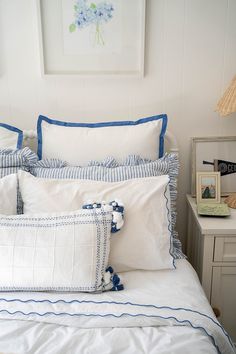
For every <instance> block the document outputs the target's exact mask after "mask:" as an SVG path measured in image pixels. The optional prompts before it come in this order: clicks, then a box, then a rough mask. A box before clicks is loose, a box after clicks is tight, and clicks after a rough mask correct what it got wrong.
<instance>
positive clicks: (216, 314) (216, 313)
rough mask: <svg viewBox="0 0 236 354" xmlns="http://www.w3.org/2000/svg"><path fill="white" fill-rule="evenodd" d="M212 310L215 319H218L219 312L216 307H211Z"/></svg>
mask: <svg viewBox="0 0 236 354" xmlns="http://www.w3.org/2000/svg"><path fill="white" fill-rule="evenodd" d="M212 310H213V312H214V314H215V316H216V317H217V318H218V317H220V310H219V309H218V308H217V307H212Z"/></svg>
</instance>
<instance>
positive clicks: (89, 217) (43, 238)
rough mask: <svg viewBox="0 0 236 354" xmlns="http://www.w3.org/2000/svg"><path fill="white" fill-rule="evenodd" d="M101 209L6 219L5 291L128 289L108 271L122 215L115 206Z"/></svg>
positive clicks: (0, 239) (0, 234)
mask: <svg viewBox="0 0 236 354" xmlns="http://www.w3.org/2000/svg"><path fill="white" fill-rule="evenodd" d="M97 205H98V203H96V205H95V204H94V206H93V207H92V208H86V209H81V210H77V211H73V212H63V213H57V214H56V213H50V214H41V215H40V214H38V215H36V214H35V215H16V216H2V215H1V216H0V268H1V272H0V290H1V291H83V292H101V291H105V290H123V285H122V284H120V278H119V276H118V275H117V274H116V273H115V272H114V270H113V268H112V267H110V266H108V257H109V252H110V236H111V229H113V232H114V225H117V213H118V214H119V212H118V211H114V210H113V205H109V204H101V205H100V207H98V206H97ZM123 212H124V210H122V215H123ZM114 213H115V219H116V220H114ZM122 215H121V214H120V220H122V219H123V217H122ZM120 220H118V221H119V222H120ZM116 231H118V229H116ZM13 250H14V252H13Z"/></svg>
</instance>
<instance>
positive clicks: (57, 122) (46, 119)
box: [37, 114, 168, 160]
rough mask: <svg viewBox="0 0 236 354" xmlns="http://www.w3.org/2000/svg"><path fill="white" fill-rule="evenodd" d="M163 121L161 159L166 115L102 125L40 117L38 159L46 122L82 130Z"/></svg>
mask: <svg viewBox="0 0 236 354" xmlns="http://www.w3.org/2000/svg"><path fill="white" fill-rule="evenodd" d="M159 119H162V128H161V133H160V137H159V158H160V157H162V156H163V155H164V136H165V133H166V128H167V122H168V118H167V115H166V114H160V115H156V116H152V117H148V118H141V119H138V120H136V121H114V122H101V123H71V122H63V121H60V120H55V119H50V118H47V117H44V116H42V115H40V116H39V117H38V122H37V135H38V157H39V159H40V160H41V159H42V149H43V135H42V122H43V121H45V122H47V123H48V124H54V125H59V126H63V127H80V128H102V127H116V126H126V125H139V124H143V123H147V122H151V121H154V120H159Z"/></svg>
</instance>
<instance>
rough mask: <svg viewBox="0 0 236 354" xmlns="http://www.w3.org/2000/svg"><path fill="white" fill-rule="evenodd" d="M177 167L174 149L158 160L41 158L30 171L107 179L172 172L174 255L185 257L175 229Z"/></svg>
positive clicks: (43, 175) (59, 176)
mask: <svg viewBox="0 0 236 354" xmlns="http://www.w3.org/2000/svg"><path fill="white" fill-rule="evenodd" d="M178 170H179V160H178V155H177V154H174V153H171V154H165V155H164V156H163V157H162V158H160V159H158V160H156V161H151V160H147V159H143V158H140V157H139V156H135V155H131V156H128V158H126V159H125V161H124V162H123V163H122V164H118V163H117V162H116V161H115V160H114V159H113V158H110V157H109V158H107V159H105V160H104V161H103V162H97V161H91V162H90V163H89V165H88V166H86V167H79V166H77V167H73V166H69V165H68V164H67V163H66V162H63V161H60V160H57V159H50V160H49V159H45V160H41V161H38V162H37V163H36V164H35V165H34V166H32V167H31V169H30V172H31V173H32V174H33V175H34V176H36V177H41V178H55V179H88V180H95V181H104V182H120V181H124V180H128V179H132V178H144V177H154V176H161V175H169V177H170V184H169V186H170V196H171V224H172V240H173V244H172V254H173V256H174V258H183V257H184V255H183V253H182V251H181V242H180V240H179V238H178V233H177V231H176V230H175V224H176V198H177V177H178Z"/></svg>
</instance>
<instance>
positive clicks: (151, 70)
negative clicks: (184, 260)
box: [0, 0, 236, 241]
mask: <svg viewBox="0 0 236 354" xmlns="http://www.w3.org/2000/svg"><path fill="white" fill-rule="evenodd" d="M49 1H50V0H49ZM113 1H114V2H115V0H113ZM36 19H37V17H36V6H35V0H0V121H2V122H6V123H9V124H14V125H16V126H18V127H20V128H22V129H32V128H34V127H35V125H36V119H37V116H38V114H39V113H41V114H45V115H48V116H50V117H53V118H58V119H65V120H69V121H83V122H85V121H107V120H120V119H123V120H127V119H137V118H140V117H146V116H149V115H153V114H157V113H163V112H165V113H167V114H168V116H169V128H170V129H171V130H172V131H173V132H174V133H175V134H176V136H177V139H178V142H179V147H180V158H181V171H180V180H179V200H178V210H179V218H178V229H179V232H180V234H181V236H182V239H183V241H184V239H185V233H186V204H185V193H186V192H189V191H190V137H192V136H209V135H211V136H214V135H216V136H218V135H234V134H235V135H236V114H234V115H232V116H230V117H229V118H221V117H219V115H218V114H217V113H215V112H214V108H215V106H216V102H217V100H218V99H219V97H220V95H221V93H222V92H223V90H224V89H225V87H226V86H227V84H228V82H229V81H230V80H231V78H232V77H233V75H234V74H235V73H236V0H147V15H146V49H145V78H144V79H124V78H123V79H122V78H116V79H111V78H87V79H85V78H83V79H81V78H78V77H70V78H68V77H63V76H62V77H57V78H54V77H49V78H42V77H41V75H40V60H39V46H38V29H37V20H36ZM116 143H117V145H119V141H118V142H116Z"/></svg>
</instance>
